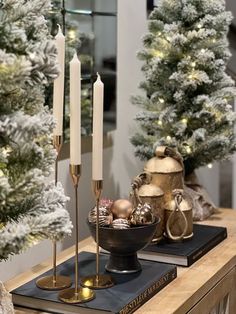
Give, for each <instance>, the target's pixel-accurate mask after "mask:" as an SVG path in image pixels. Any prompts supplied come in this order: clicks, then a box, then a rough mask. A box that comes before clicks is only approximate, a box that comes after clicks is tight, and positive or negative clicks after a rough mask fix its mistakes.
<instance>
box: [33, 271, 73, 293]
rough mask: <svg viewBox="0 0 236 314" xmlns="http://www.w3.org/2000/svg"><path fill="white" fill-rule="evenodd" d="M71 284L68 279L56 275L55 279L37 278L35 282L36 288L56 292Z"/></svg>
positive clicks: (52, 277) (50, 277) (51, 277)
mask: <svg viewBox="0 0 236 314" xmlns="http://www.w3.org/2000/svg"><path fill="white" fill-rule="evenodd" d="M71 284H72V282H71V279H70V277H66V276H60V275H57V276H56V278H54V276H46V277H42V278H39V279H38V280H37V281H36V286H37V287H38V288H40V289H43V290H50V291H57V290H62V289H66V288H69V287H70V286H71Z"/></svg>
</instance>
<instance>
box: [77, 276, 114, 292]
mask: <svg viewBox="0 0 236 314" xmlns="http://www.w3.org/2000/svg"><path fill="white" fill-rule="evenodd" d="M81 286H82V287H87V288H91V289H106V288H110V287H112V286H114V281H113V279H112V277H111V276H110V275H104V274H98V275H91V276H86V277H83V278H82V279H81Z"/></svg>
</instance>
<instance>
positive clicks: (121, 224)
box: [112, 218, 130, 229]
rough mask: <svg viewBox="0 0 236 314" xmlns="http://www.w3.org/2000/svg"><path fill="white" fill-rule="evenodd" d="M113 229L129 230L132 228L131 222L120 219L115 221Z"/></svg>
mask: <svg viewBox="0 0 236 314" xmlns="http://www.w3.org/2000/svg"><path fill="white" fill-rule="evenodd" d="M112 228H114V229H128V228H130V224H129V221H128V220H127V219H123V218H118V219H115V220H113V222H112Z"/></svg>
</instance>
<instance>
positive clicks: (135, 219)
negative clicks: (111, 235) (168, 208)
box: [130, 203, 155, 226]
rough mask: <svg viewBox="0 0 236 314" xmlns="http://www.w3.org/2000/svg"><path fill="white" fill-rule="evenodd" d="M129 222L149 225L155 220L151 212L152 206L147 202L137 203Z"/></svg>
mask: <svg viewBox="0 0 236 314" xmlns="http://www.w3.org/2000/svg"><path fill="white" fill-rule="evenodd" d="M130 222H131V224H132V225H136V226H140V225H150V224H152V223H154V222H155V216H154V214H153V212H152V207H151V206H150V205H149V204H147V203H144V204H139V205H138V206H137V208H136V209H135V210H134V211H133V213H132V215H131V218H130Z"/></svg>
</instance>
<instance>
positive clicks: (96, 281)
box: [81, 180, 114, 289]
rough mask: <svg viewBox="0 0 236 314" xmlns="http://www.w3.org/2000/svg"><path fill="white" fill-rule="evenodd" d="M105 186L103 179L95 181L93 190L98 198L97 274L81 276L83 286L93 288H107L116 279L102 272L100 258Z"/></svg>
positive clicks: (112, 284)
mask: <svg viewBox="0 0 236 314" xmlns="http://www.w3.org/2000/svg"><path fill="white" fill-rule="evenodd" d="M102 188H103V181H102V180H94V181H93V191H94V195H95V199H96V209H97V219H96V243H97V245H96V274H94V275H89V276H86V277H83V278H81V286H83V287H88V288H92V289H106V288H110V287H112V286H114V281H113V279H112V277H111V276H110V275H107V274H101V273H100V265H99V264H100V259H99V205H100V198H101V193H102Z"/></svg>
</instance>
